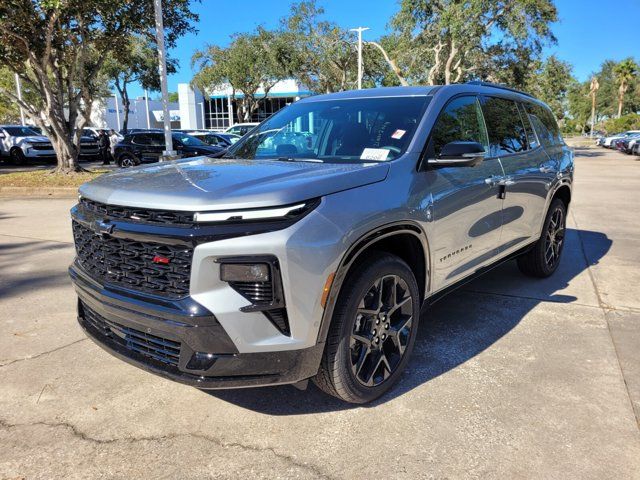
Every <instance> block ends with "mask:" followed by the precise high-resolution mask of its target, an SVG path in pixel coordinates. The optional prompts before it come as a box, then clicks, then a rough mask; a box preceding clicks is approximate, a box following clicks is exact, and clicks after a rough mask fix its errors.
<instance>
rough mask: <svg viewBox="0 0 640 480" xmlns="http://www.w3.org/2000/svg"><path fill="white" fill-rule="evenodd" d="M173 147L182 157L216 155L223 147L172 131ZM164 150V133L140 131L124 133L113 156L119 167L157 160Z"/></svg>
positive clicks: (220, 152) (219, 153)
mask: <svg viewBox="0 0 640 480" xmlns="http://www.w3.org/2000/svg"><path fill="white" fill-rule="evenodd" d="M172 138H173V147H174V149H175V150H176V151H177V152H178V153H179V154H180V155H181V156H182V157H197V156H199V155H205V156H217V155H221V154H222V153H223V152H224V148H222V147H215V146H211V145H207V144H206V143H204V142H203V141H201V140H198V139H197V138H195V137H192V136H191V135H187V134H184V133H173V134H172ZM164 150H165V140H164V133H161V132H154V131H142V132H136V133H130V134H127V135H125V137H124V139H123V140H122V141H121V142H120V143H118V144H117V145H116V147H115V154H114V158H115V160H116V163H117V164H118V165H119V166H121V167H125V168H126V167H133V166H136V165H139V164H141V163H150V162H157V161H158V160H159V159H160V157H161V156H162V152H163V151H164Z"/></svg>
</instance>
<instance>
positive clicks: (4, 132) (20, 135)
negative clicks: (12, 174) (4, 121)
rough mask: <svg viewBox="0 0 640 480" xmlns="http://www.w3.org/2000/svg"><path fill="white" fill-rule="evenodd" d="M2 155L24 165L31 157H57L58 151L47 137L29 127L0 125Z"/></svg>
mask: <svg viewBox="0 0 640 480" xmlns="http://www.w3.org/2000/svg"><path fill="white" fill-rule="evenodd" d="M0 156H2V157H9V158H10V159H11V161H12V162H13V163H14V164H16V165H22V164H24V163H25V162H26V161H27V160H28V159H31V158H55V156H56V153H55V151H54V150H53V145H51V142H50V141H49V139H48V138H47V137H43V136H42V135H38V134H37V133H36V132H34V131H33V130H31V129H30V128H29V127H22V126H20V125H0Z"/></svg>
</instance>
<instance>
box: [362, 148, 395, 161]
mask: <svg viewBox="0 0 640 480" xmlns="http://www.w3.org/2000/svg"><path fill="white" fill-rule="evenodd" d="M388 156H389V150H387V149H384V148H365V149H364V150H362V154H361V155H360V160H378V161H384V160H386V159H387V157H388Z"/></svg>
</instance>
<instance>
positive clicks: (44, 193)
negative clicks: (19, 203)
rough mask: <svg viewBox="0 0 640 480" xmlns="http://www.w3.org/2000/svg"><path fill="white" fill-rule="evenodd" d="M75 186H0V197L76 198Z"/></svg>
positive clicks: (76, 190)
mask: <svg viewBox="0 0 640 480" xmlns="http://www.w3.org/2000/svg"><path fill="white" fill-rule="evenodd" d="M77 196H78V189H77V188H76V187H0V197H33V198H49V197H55V198H76V197H77Z"/></svg>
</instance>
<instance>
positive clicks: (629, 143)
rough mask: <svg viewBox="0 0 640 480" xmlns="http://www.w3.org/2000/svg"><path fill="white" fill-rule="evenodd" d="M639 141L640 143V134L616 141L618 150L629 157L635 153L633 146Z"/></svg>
mask: <svg viewBox="0 0 640 480" xmlns="http://www.w3.org/2000/svg"><path fill="white" fill-rule="evenodd" d="M638 141H640V133H637V134H635V135H629V136H628V137H626V138H621V139H619V140H616V149H617V150H620V151H621V152H622V153H626V154H627V155H629V154H631V152H632V151H633V146H634V145H635V144H636V143H637V142H638Z"/></svg>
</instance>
